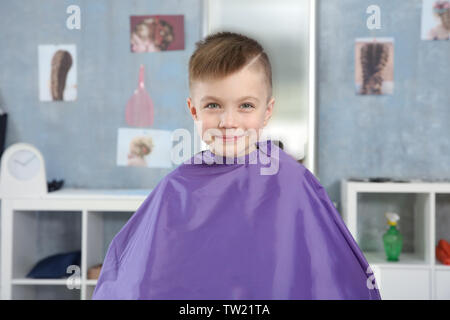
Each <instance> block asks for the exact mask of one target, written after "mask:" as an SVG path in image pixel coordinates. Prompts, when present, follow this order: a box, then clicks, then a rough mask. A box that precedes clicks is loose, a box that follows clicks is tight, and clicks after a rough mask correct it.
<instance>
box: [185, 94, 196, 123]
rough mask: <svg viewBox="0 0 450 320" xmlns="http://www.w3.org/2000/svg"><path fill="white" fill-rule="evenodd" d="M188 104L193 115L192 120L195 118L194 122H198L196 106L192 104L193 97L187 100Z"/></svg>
mask: <svg viewBox="0 0 450 320" xmlns="http://www.w3.org/2000/svg"><path fill="white" fill-rule="evenodd" d="M186 102H187V106H188V109H189V113H190V114H191V116H192V118H194V120H195V121H197V110H196V109H195V106H194V104H193V103H192V99H191V97H189V98H187V100H186Z"/></svg>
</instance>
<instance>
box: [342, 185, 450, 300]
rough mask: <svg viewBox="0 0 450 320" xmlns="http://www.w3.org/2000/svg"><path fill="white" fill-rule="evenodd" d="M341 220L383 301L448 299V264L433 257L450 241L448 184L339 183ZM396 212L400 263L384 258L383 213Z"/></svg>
mask: <svg viewBox="0 0 450 320" xmlns="http://www.w3.org/2000/svg"><path fill="white" fill-rule="evenodd" d="M341 200H342V201H341V203H342V218H343V220H344V222H345V223H346V225H347V227H348V229H349V231H350V232H351V234H352V235H353V237H354V238H355V240H356V242H357V243H358V245H359V247H360V248H361V250H362V251H363V253H364V255H365V257H366V259H367V261H368V262H369V264H370V266H371V268H372V270H373V271H374V274H375V278H376V280H377V283H378V286H379V289H380V293H381V297H382V299H386V300H390V299H401V300H406V299H408V300H409V299H417V300H421V299H426V300H428V299H433V300H436V299H439V300H443V299H450V289H449V288H450V266H447V265H443V264H442V263H441V262H440V261H439V260H437V259H436V256H435V248H436V245H437V243H438V241H439V239H445V240H447V241H450V183H426V182H395V183H394V182H389V183H374V182H354V181H348V180H342V181H341ZM387 211H394V212H396V213H398V214H399V215H400V221H399V223H398V227H399V230H400V232H401V233H402V234H403V249H402V253H401V254H400V258H399V261H397V262H390V261H387V260H386V258H385V253H384V247H383V241H382V236H383V234H384V232H385V231H386V230H387V228H388V226H387V224H386V218H385V215H384V214H385V212H387Z"/></svg>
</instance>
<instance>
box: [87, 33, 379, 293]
mask: <svg viewBox="0 0 450 320" xmlns="http://www.w3.org/2000/svg"><path fill="white" fill-rule="evenodd" d="M271 77H272V76H271V68H270V63H269V59H268V57H267V55H266V53H265V52H264V50H263V48H262V47H261V45H260V44H259V43H258V42H256V41H255V40H253V39H251V38H248V37H246V36H243V35H240V34H236V33H231V32H219V33H216V34H213V35H210V36H208V37H207V38H206V39H204V40H203V41H200V42H198V43H197V48H196V50H195V52H194V54H193V55H192V56H191V59H190V62H189V87H190V95H191V97H190V98H188V99H187V104H188V108H189V111H190V113H191V115H192V117H193V119H194V120H195V121H196V124H197V126H198V129H199V133H200V134H201V136H202V139H203V140H204V141H205V142H206V143H207V144H208V145H209V150H207V151H202V152H199V153H197V154H196V155H194V156H193V157H192V158H191V159H190V161H187V162H185V163H183V164H181V165H180V166H178V167H177V168H176V169H175V170H173V171H172V172H171V173H170V174H168V175H167V176H166V177H164V178H163V179H162V180H161V181H160V182H159V183H158V185H157V186H156V187H155V189H154V190H153V191H152V192H151V194H150V195H149V196H148V197H147V199H146V200H145V201H144V202H143V203H142V205H141V206H140V207H139V209H138V210H137V211H136V212H135V214H134V215H133V216H132V217H131V218H130V220H129V221H128V222H127V223H126V225H125V226H124V227H123V228H122V229H121V230H120V232H119V233H118V234H117V235H116V236H115V237H114V239H113V240H112V242H111V244H110V246H109V248H108V251H107V253H106V258H105V261H104V263H103V267H102V270H101V274H100V277H99V280H98V283H97V286H96V288H95V291H94V294H93V299H159V300H161V299H205V300H215V299H225V300H228V299H243V300H246V299H381V298H380V294H379V291H378V289H377V286H376V283H374V276H373V274H371V272H370V268H369V265H368V263H367V261H366V259H365V258H364V256H363V254H362V252H361V250H360V248H359V247H358V245H357V244H356V242H355V240H354V239H353V238H352V236H351V234H350V233H349V231H348V229H347V228H346V226H345V224H344V222H343V221H342V219H341V217H340V216H339V213H338V212H337V210H336V209H335V207H334V206H333V204H332V202H331V201H330V199H329V197H328V195H327V193H326V191H325V190H324V188H323V187H322V186H321V185H320V184H319V182H318V180H317V179H316V178H315V177H314V175H313V174H312V173H311V172H310V171H309V170H307V169H306V168H305V167H304V166H303V165H302V164H300V163H298V162H297V161H296V160H295V159H294V158H293V157H291V156H290V155H288V154H287V153H285V152H284V151H283V150H281V149H280V148H279V147H277V146H276V145H275V144H274V143H273V142H272V141H271V140H266V141H259V138H260V133H261V129H262V128H263V127H264V126H265V125H266V124H267V122H268V121H269V119H270V117H271V115H272V110H273V107H274V98H273V97H272V80H271Z"/></svg>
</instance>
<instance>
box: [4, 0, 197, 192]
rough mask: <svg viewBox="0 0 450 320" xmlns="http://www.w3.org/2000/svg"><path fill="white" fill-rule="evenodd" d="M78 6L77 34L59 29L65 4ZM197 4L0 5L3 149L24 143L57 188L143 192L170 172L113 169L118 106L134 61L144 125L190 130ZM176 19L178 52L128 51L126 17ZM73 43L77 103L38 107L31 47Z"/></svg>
mask: <svg viewBox="0 0 450 320" xmlns="http://www.w3.org/2000/svg"><path fill="white" fill-rule="evenodd" d="M71 4H76V5H79V6H80V8H81V30H69V29H67V28H66V19H67V17H68V14H66V8H67V7H68V6H69V5H71ZM200 4H201V1H200V0H178V1H177V0H164V1H146V0H134V1H124V0H95V1H92V0H85V1H83V0H70V1H62V0H45V1H34V0H21V1H17V0H1V3H0V30H1V31H0V106H1V107H2V108H3V109H5V110H6V111H7V112H8V130H7V139H6V147H7V146H9V145H11V144H13V143H16V142H27V143H31V144H34V145H35V146H36V147H37V148H38V149H40V150H41V152H42V153H43V155H44V158H45V160H46V168H47V179H48V180H50V179H55V178H57V179H64V180H65V185H64V186H65V187H75V188H78V187H80V188H145V189H147V188H148V189H150V188H153V187H154V186H155V185H156V184H157V183H158V182H159V180H160V179H161V178H162V177H164V176H165V175H166V174H167V173H168V172H170V171H171V170H173V168H175V166H174V167H173V168H172V169H162V168H161V169H159V168H138V167H119V166H117V165H116V153H117V130H118V128H121V127H128V126H127V124H126V122H125V106H126V103H127V101H128V99H129V98H130V97H131V95H132V93H133V91H134V90H135V89H136V87H137V81H138V71H139V65H140V64H144V65H145V66H146V78H145V82H146V88H147V91H148V92H149V94H150V96H151V97H152V98H153V101H154V104H155V122H154V125H153V127H151V129H162V130H174V129H176V128H186V129H188V130H190V131H191V132H193V128H194V123H193V121H192V118H191V117H190V115H189V112H188V109H187V106H186V98H187V97H188V95H189V92H188V80H187V70H188V61H189V57H190V55H191V54H192V52H193V51H194V49H195V42H196V41H198V40H199V39H200V37H201V26H202V18H201V13H202V11H201V6H200ZM150 14H161V15H163V14H170V15H173V14H182V15H184V27H185V50H177V51H165V52H152V53H131V52H130V45H129V41H130V40H129V38H130V36H129V33H130V25H129V24H130V15H150ZM40 44H76V46H77V63H78V68H77V73H78V78H77V80H78V81H77V82H78V98H77V100H76V101H74V102H57V103H53V102H41V101H39V90H38V89H39V85H38V45H40Z"/></svg>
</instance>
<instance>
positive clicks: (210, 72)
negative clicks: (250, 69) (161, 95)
mask: <svg viewBox="0 0 450 320" xmlns="http://www.w3.org/2000/svg"><path fill="white" fill-rule="evenodd" d="M196 46H197V48H196V50H195V51H194V53H193V54H192V56H191V58H190V59H189V90H191V91H192V85H193V83H194V81H196V80H208V79H221V78H224V77H226V76H228V75H230V74H232V73H234V72H237V71H239V70H241V69H242V68H244V67H246V66H250V65H252V66H256V67H260V68H261V69H262V71H263V72H264V75H265V77H266V83H267V87H268V99H269V98H270V97H271V96H272V68H271V65H270V61H269V57H268V56H267V54H266V52H264V48H263V47H262V46H261V44H260V43H259V42H258V41H256V40H254V39H252V38H250V37H247V36H244V35H242V34H239V33H234V32H229V31H221V32H216V33H214V34H211V35H209V36H207V37H206V38H205V39H203V40H200V41H198V42H197V43H196Z"/></svg>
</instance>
